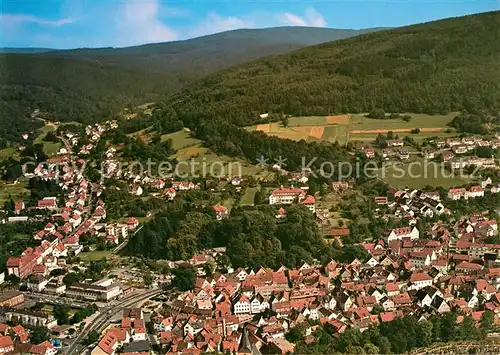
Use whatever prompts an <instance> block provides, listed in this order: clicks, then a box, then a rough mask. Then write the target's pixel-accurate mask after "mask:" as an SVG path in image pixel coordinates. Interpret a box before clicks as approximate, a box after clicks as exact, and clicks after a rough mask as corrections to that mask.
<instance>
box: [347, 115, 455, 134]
mask: <svg viewBox="0 0 500 355" xmlns="http://www.w3.org/2000/svg"><path fill="white" fill-rule="evenodd" d="M410 115H411V116H412V118H411V120H410V121H409V122H405V121H403V120H402V119H399V118H398V119H387V120H376V119H373V118H367V117H365V116H364V115H362V114H360V115H353V119H352V126H351V129H352V130H373V129H380V130H393V129H413V128H417V127H418V128H446V127H447V124H448V123H449V122H451V120H452V119H453V118H454V117H455V116H456V115H457V113H456V112H453V113H449V114H447V115H436V116H429V115H424V114H410Z"/></svg>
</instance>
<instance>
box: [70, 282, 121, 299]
mask: <svg viewBox="0 0 500 355" xmlns="http://www.w3.org/2000/svg"><path fill="white" fill-rule="evenodd" d="M122 293H123V290H122V287H121V285H120V284H118V283H113V281H112V280H102V281H98V282H96V283H93V284H82V283H76V284H73V285H71V286H70V287H69V288H68V289H66V296H67V297H73V298H78V299H86V300H90V301H104V302H108V301H110V300H112V299H114V298H117V297H118V296H120V295H121V294H122Z"/></svg>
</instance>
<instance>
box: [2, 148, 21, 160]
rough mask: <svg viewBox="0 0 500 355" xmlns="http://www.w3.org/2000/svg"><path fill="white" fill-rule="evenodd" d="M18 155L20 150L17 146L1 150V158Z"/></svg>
mask: <svg viewBox="0 0 500 355" xmlns="http://www.w3.org/2000/svg"><path fill="white" fill-rule="evenodd" d="M18 156H19V151H18V150H17V149H15V148H12V147H11V148H5V149H2V150H0V160H5V159H9V158H10V157H12V158H17V157H18Z"/></svg>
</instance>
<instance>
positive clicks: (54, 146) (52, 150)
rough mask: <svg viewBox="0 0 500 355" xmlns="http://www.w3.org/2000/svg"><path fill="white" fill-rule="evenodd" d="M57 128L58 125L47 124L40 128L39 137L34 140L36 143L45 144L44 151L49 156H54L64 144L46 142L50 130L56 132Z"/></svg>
mask: <svg viewBox="0 0 500 355" xmlns="http://www.w3.org/2000/svg"><path fill="white" fill-rule="evenodd" d="M55 130H56V126H55V125H53V124H47V125H45V126H43V127H42V128H40V129H39V130H38V131H37V132H38V137H37V138H36V139H35V140H34V142H33V143H34V144H39V143H41V144H43V151H44V153H45V154H47V155H48V156H52V155H54V154H56V153H57V152H58V151H59V149H61V147H62V146H63V144H62V143H61V142H45V141H43V139H44V138H45V136H46V135H47V133H49V132H54V131H55Z"/></svg>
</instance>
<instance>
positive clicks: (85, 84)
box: [0, 54, 165, 140]
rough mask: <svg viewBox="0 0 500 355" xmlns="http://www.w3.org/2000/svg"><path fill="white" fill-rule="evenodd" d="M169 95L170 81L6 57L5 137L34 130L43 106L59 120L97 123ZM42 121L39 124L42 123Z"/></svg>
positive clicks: (0, 72)
mask: <svg viewBox="0 0 500 355" xmlns="http://www.w3.org/2000/svg"><path fill="white" fill-rule="evenodd" d="M162 93H163V94H165V78H162V77H161V75H158V74H152V73H143V72H140V71H137V70H133V69H124V68H115V67H111V66H103V65H101V64H100V63H96V62H89V61H81V60H73V59H63V58H54V57H45V56H38V55H21V54H2V55H0V127H1V128H0V134H1V135H0V138H3V139H7V140H16V138H17V139H20V138H19V137H20V132H23V131H26V130H28V131H29V130H32V129H33V127H34V126H33V125H34V124H35V123H36V122H33V120H32V119H30V114H31V112H32V111H33V110H34V109H36V108H38V109H40V110H41V111H43V112H48V113H49V114H50V117H51V119H53V120H59V121H79V122H84V123H88V122H97V121H99V120H103V119H108V118H109V117H110V115H112V114H114V113H117V112H118V111H119V110H121V109H122V108H123V107H124V106H125V104H127V103H134V102H136V103H143V102H144V101H146V100H155V99H157V98H159V97H160V96H159V94H162ZM38 123H39V122H38Z"/></svg>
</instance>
